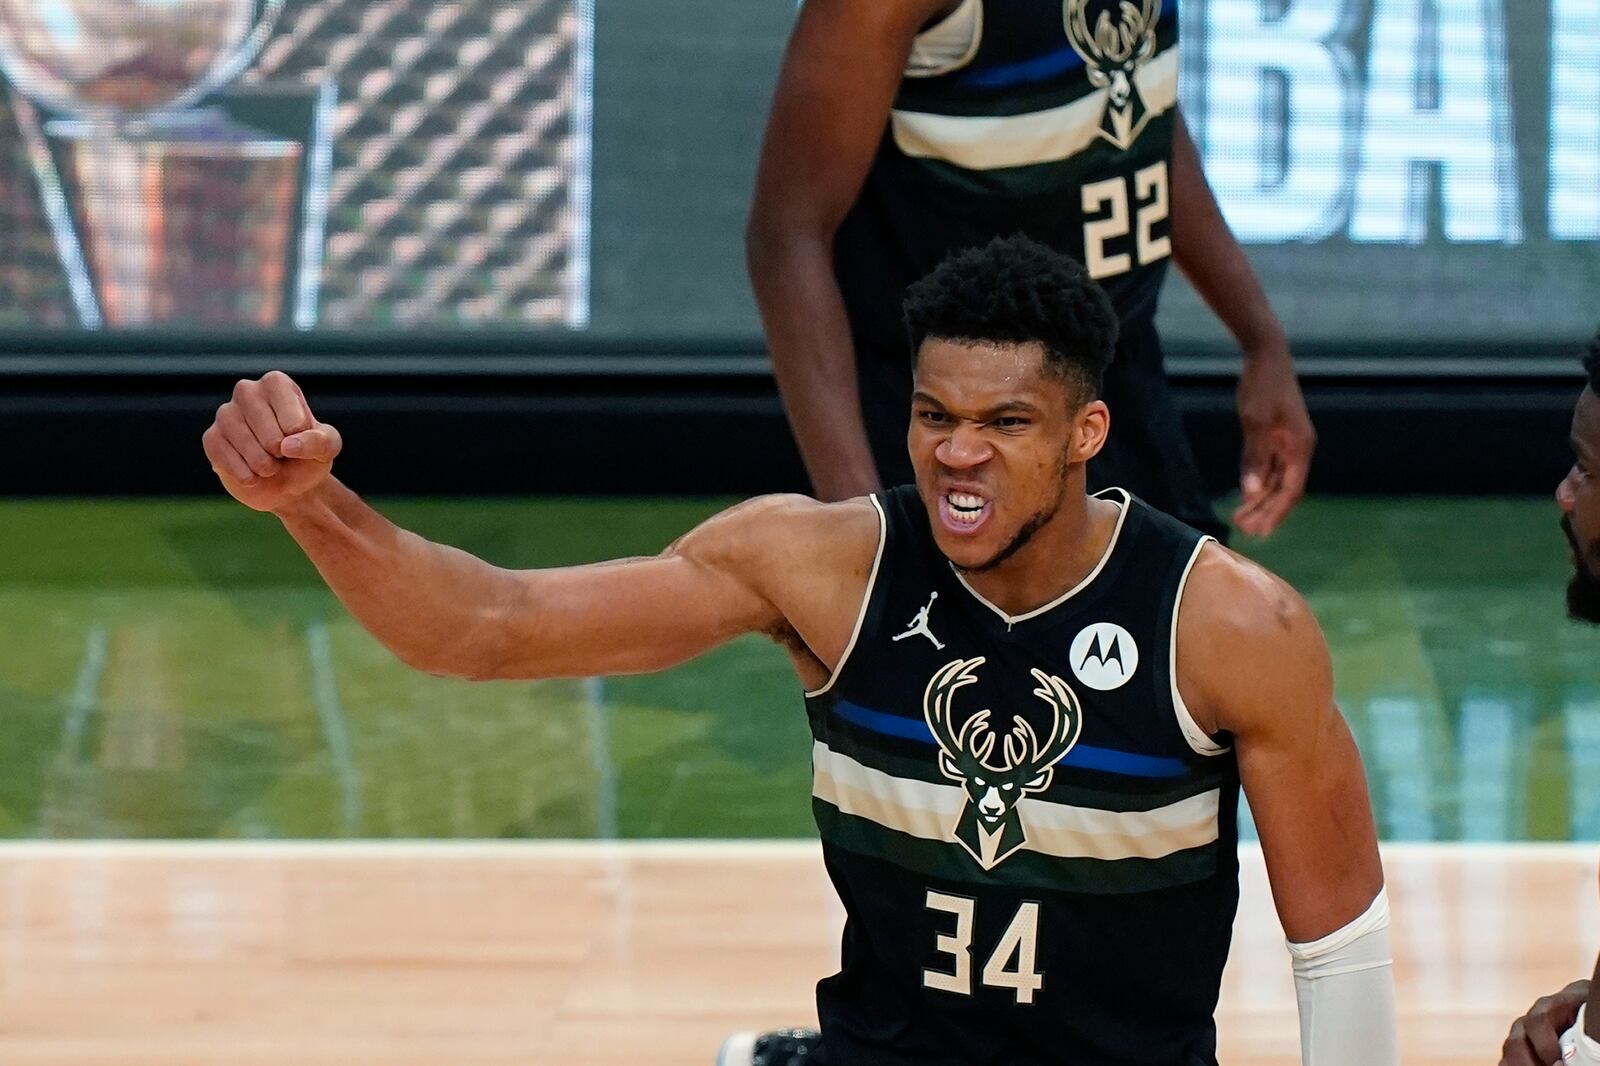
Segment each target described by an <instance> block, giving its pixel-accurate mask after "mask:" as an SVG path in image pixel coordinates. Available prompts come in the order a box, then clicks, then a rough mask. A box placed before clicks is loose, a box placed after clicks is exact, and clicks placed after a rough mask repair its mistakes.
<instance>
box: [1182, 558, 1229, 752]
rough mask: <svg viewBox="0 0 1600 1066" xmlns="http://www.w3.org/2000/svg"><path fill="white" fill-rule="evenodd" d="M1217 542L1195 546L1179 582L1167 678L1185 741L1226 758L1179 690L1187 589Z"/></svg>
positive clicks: (1201, 750)
mask: <svg viewBox="0 0 1600 1066" xmlns="http://www.w3.org/2000/svg"><path fill="white" fill-rule="evenodd" d="M1215 543H1216V538H1215V537H1201V538H1200V543H1199V544H1196V545H1195V546H1194V553H1193V554H1192V555H1190V556H1189V563H1188V565H1187V566H1185V567H1184V568H1183V577H1181V578H1180V579H1179V580H1178V594H1177V596H1176V597H1175V598H1174V599H1173V601H1172V639H1171V640H1169V641H1167V655H1168V666H1167V676H1168V680H1169V681H1170V682H1171V684H1172V711H1173V714H1174V715H1176V716H1177V719H1178V728H1179V729H1180V730H1181V731H1182V732H1183V739H1184V740H1187V741H1188V742H1189V747H1191V748H1193V749H1194V750H1195V752H1196V753H1197V754H1200V755H1223V754H1226V753H1227V752H1228V751H1229V750H1230V749H1229V748H1227V747H1224V746H1223V745H1221V744H1218V743H1217V742H1216V741H1214V740H1212V739H1211V738H1210V737H1209V736H1207V735H1206V731H1205V730H1204V729H1201V728H1200V725H1199V723H1198V722H1196V721H1195V720H1194V715H1192V714H1190V713H1189V705H1188V704H1186V703H1184V702H1183V693H1181V692H1179V691H1178V613H1179V612H1180V611H1182V610H1183V590H1184V589H1185V588H1186V587H1187V586H1188V584H1189V575H1190V574H1191V573H1192V572H1193V571H1194V564H1195V563H1197V562H1199V561H1200V553H1201V552H1203V551H1205V550H1206V545H1207V544H1215Z"/></svg>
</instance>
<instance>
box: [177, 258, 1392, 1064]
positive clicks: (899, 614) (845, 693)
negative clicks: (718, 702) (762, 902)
mask: <svg viewBox="0 0 1600 1066" xmlns="http://www.w3.org/2000/svg"><path fill="white" fill-rule="evenodd" d="M907 316H908V322H909V326H910V329H911V332H912V335H913V340H914V343H913V346H914V350H915V351H916V352H917V353H918V358H917V368H916V374H917V377H916V397H915V408H914V415H913V417H912V420H911V429H910V432H909V436H908V443H909V446H910V452H911V456H912V464H913V466H914V468H915V470H916V477H917V481H916V484H915V485H907V486H904V487H901V488H896V489H894V490H891V491H888V492H884V493H879V494H876V495H874V496H871V497H868V498H863V499H854V500H849V501H844V502H841V503H833V504H825V503H818V502H816V501H814V500H810V499H805V498H801V497H764V498H758V499H755V500H751V501H749V502H747V503H744V504H742V505H740V506H737V507H734V508H732V509H730V510H728V511H726V512H724V513H722V514H720V515H718V516H716V517H714V518H711V519H710V520H708V521H707V522H705V523H704V524H703V525H701V526H700V527H698V528H697V529H695V530H693V531H691V532H689V533H688V534H686V535H685V536H683V537H682V538H681V539H679V540H678V541H677V542H676V543H674V544H673V545H671V546H670V547H669V548H667V549H666V550H665V551H664V552H663V553H662V554H661V555H659V556H656V557H654V558H649V559H628V560H620V561H616V562H611V563H607V564H603V565H596V566H580V567H571V568H566V569H557V570H542V571H524V572H512V571H507V570H502V569H499V568H496V567H494V566H491V565H489V564H487V563H484V562H482V561H480V560H478V559H476V558H474V557H473V556H470V555H468V554H466V553H464V552H461V551H457V550H456V549H453V548H449V547H445V546H443V545H439V544H433V543H430V542H428V541H426V540H423V539H422V538H420V537H418V536H416V535H414V534H411V533H408V532H405V531H404V530H401V529H397V528H396V527H395V526H393V525H391V524H390V523H389V522H387V521H386V520H385V519H384V518H383V517H382V516H380V515H379V514H378V513H377V512H375V511H373V510H372V509H371V508H369V507H368V506H367V505H366V504H365V503H363V502H362V501H361V499H360V498H359V497H357V496H356V494H355V493H354V492H352V491H351V490H350V489H348V488H346V487H344V486H343V485H341V484H340V483H339V482H338V481H337V480H335V479H334V478H332V477H331V476H329V474H330V471H329V467H330V463H331V462H332V460H333V459H334V457H335V456H336V455H337V454H338V453H339V450H340V447H341V443H340V438H339V435H338V433H337V431H336V430H334V428H333V427H332V426H329V425H326V424H324V423H321V422H318V421H316V420H315V417H314V416H313V414H312V413H311V410H310V408H309V406H308V405H307V403H306V400H305V398H304V396H303V395H302V394H301V393H300V391H299V389H298V388H297V387H296V386H295V384H294V383H293V382H292V381H291V380H290V379H289V378H288V377H286V376H284V375H283V374H279V373H273V374H268V375H267V376H266V377H264V378H262V379H260V380H259V381H246V382H241V383H240V384H239V385H238V386H237V388H236V389H235V392H234V396H233V399H232V400H231V401H230V402H228V403H226V404H224V405H223V406H222V407H221V408H220V409H219V411H218V412H217V418H216V422H215V424H214V425H213V426H212V427H211V428H210V429H209V430H208V431H207V432H206V434H205V448H206V453H207V455H208V456H209V458H210V460H211V463H212V465H213V467H214V468H215V469H216V471H217V473H218V475H219V476H220V477H221V479H222V483H223V485H224V487H226V489H227V490H228V491H229V492H230V493H232V494H233V495H234V496H235V497H236V498H238V499H239V500H240V501H241V502H242V503H244V504H246V505H248V506H250V507H253V508H255V509H257V510H262V511H271V512H273V513H275V514H276V515H277V516H278V518H279V519H280V520H281V521H282V522H283V524H284V526H285V527H286V528H287V529H288V531H289V533H290V534H291V535H292V536H293V537H294V538H295V540H296V541H298V542H299V543H300V545H301V547H302V548H304V549H305V551H306V553H307V554H308V555H309V556H310V558H311V560H312V561H313V562H314V563H315V564H316V566H317V568H318V569H319V570H320V571H321V573H322V575H323V576H324V578H325V579H326V580H327V582H328V584H329V585H330V586H331V587H332V588H333V590H334V592H335V593H337V594H338V596H339V597H340V599H341V600H343V601H344V603H345V605H346V606H347V607H348V608H349V609H350V611H351V613H352V614H354V615H355V617H356V618H357V619H358V620H360V622H361V623H362V624H363V625H364V626H366V627H367V628H368V629H369V630H370V631H371V632H372V633H373V634H374V635H375V636H376V637H377V638H378V639H379V640H381V641H382V642H383V643H384V644H386V645H387V646H388V647H389V648H391V649H392V650H393V651H394V652H395V654H396V655H398V656H399V657H400V658H401V659H402V660H404V661H405V662H407V663H409V664H411V665H412V666H415V667H417V668H419V669H422V670H426V671H428V672H430V673H435V674H442V675H453V676H457V677H465V678H545V677H563V676H566V677H571V676H582V675H593V674H607V673H638V672H644V671H651V670H660V669H663V668H665V667H668V666H670V665H672V664H674V663H678V662H682V661H683V660H685V659H688V658H690V657H691V656H694V655H697V654H699V653H701V652H703V651H705V650H707V649H709V648H712V647H714V646H716V645H718V644H721V643H723V642H725V641H727V640H729V639H731V638H733V637H734V636H737V635H739V634H742V633H752V632H754V633H764V634H767V635H768V636H770V637H771V638H773V639H774V640H776V641H777V642H779V643H780V644H781V645H782V646H783V647H784V648H785V649H786V650H787V652H788V654H789V657H790V659H791V660H792V662H793V665H794V669H795V672H796V674H797V675H798V676H799V679H800V681H801V683H802V684H803V686H804V688H805V690H806V693H807V695H806V709H807V713H808V715H809V719H810V723H811V729H812V733H813V736H814V740H815V743H814V745H813V748H812V759H813V764H814V777H813V797H814V798H813V804H814V809H815V814H816V819H817V823H818V825H819V827H820V829H821V833H822V838H823V843H824V854H825V857H826V861H827V865H828V870H829V873H830V875H831V877H832V879H833V882H834V884H835V886H836V888H837V889H838V892H839V895H840V898H841V900H842V901H843V903H844V907H845V910H846V914H847V923H846V928H845V933H844V947H843V968H842V970H841V971H840V972H839V973H838V974H837V975H836V976H834V977H831V978H829V979H828V980H826V981H824V982H822V984H821V985H820V986H819V989H818V996H817V1000H818V1011H819V1014H820V1017H821V1021H822V1033H821V1037H820V1041H813V1042H811V1043H809V1044H807V1045H806V1046H805V1047H803V1048H800V1049H798V1051H797V1053H804V1054H806V1055H807V1057H808V1061H809V1062H811V1063H831V1064H834V1066H840V1064H843V1066H873V1064H887V1063H910V1062H916V1063H923V1064H933V1066H941V1064H951V1066H953V1064H957V1063H961V1064H970V1063H976V1062H1006V1063H1015V1064H1023V1066H1026V1064H1035V1063H1072V1064H1074V1066H1083V1064H1128V1066H1134V1064H1149V1066H1158V1064H1159V1066H1175V1064H1180V1063H1181V1064H1185V1066H1189V1064H1210V1063H1214V1061H1215V1058H1214V1047H1215V1032H1214V1025H1213V1021H1212V1014H1213V1009H1214V1007H1215V1004H1216V1000H1217V993H1218V986H1219V982H1220V979H1221V975H1222V967H1223V961H1224V959H1225V957H1226V954H1227V948H1228V940H1229V935H1230V931H1231V926H1232V921H1233V915H1234V910H1235V907H1236V903H1237V899H1238V886H1237V859H1236V839H1237V834H1236V828H1235V807H1236V804H1237V798H1238V794H1239V784H1240V781H1241V780H1242V781H1243V784H1244V788H1245V790H1246V793H1247V794H1248V796H1249V798H1250V802H1251V806H1252V809H1253V811H1254V813H1255V818H1256V823H1257V825H1258V826H1259V827H1260V832H1261V838H1262V846H1263V850H1264V852H1265V855H1266V860H1267V865H1268V870H1269V872H1270V874H1271V878H1272V884H1273V891H1274V898H1275V900H1276V903H1277V907H1278V911H1279V914H1280V916H1281V918H1282V921H1283V926H1284V928H1285V930H1286V931H1287V933H1288V935H1289V938H1290V941H1291V944H1290V952H1291V954H1292V955H1293V958H1294V962H1293V968H1294V972H1295V976H1296V979H1297V983H1298V985H1299V989H1300V997H1301V1009H1302V1033H1303V1044H1304V1047H1305V1054H1306V1055H1307V1056H1308V1058H1307V1061H1315V1062H1316V1063H1317V1064H1318V1066H1390V1064H1393V1063H1395V1062H1396V1061H1397V1059H1396V1052H1395V1027H1394V1011H1393V986H1392V981H1391V976H1390V965H1389V947H1388V940H1387V936H1388V934H1387V925H1388V906H1387V902H1386V898H1385V895H1384V892H1383V872H1382V869H1381V867H1380V865H1379V859H1378V852H1377V847H1376V844H1375V839H1374V832H1373V824H1372V817H1371V811H1370V807H1369V805H1368V801H1367V795H1366V786H1365V780H1364V777H1363V774H1362V769H1361V764H1360V759H1359V757H1358V755H1357V752H1356V749H1355V746H1354V744H1353V743H1352V741H1351V738H1350V734H1349V732H1348V730H1347V729H1346V727H1345V724H1344V721H1343V720H1342V719H1341V718H1340V716H1339V713H1338V711H1337V710H1336V709H1335V707H1334V704H1333V696H1332V681H1331V678H1330V675H1329V661H1328V653H1327V650H1326V648H1325V647H1324V644H1323V640H1322V635H1321V633H1320V632H1319V630H1318V628H1317V625H1316V622H1315V621H1314V620H1313V618H1312V616H1311V614H1310V612H1309V611H1308V610H1307V608H1306V606H1305V604H1304V603H1303V602H1302V601H1301V600H1300V599H1299V597H1297V596H1296V595H1295V594H1294V592H1293V591H1292V590H1291V589H1289V587H1288V586H1287V585H1285V584H1284V583H1283V582H1281V581H1279V580H1278V579H1277V578H1274V577H1273V576H1271V575H1270V574H1268V573H1266V572H1265V571H1263V570H1262V569H1261V568H1259V567H1257V566H1256V565H1254V564H1252V563H1250V562H1248V561H1246V560H1244V559H1242V558H1240V557H1238V556H1236V555H1233V554H1231V553H1229V552H1228V551H1226V550H1224V549H1223V548H1221V547H1219V546H1218V545H1216V544H1215V543H1214V542H1212V541H1211V540H1209V539H1208V538H1206V537H1204V536H1202V535H1201V534H1199V533H1197V532H1195V531H1193V530H1191V529H1189V528H1187V527H1185V526H1183V525H1180V524H1179V523H1178V522H1176V521H1175V520H1173V519H1171V518H1169V517H1167V516H1165V515H1164V514H1162V513H1160V512H1158V511H1156V510H1154V509H1152V508H1150V507H1148V506H1146V505H1145V504H1143V503H1141V502H1140V501H1139V500H1138V499H1137V498H1136V497H1134V496H1131V495H1130V494H1128V493H1127V492H1125V491H1122V490H1118V489H1112V490H1107V491H1105V492H1102V493H1099V494H1097V495H1094V496H1090V495H1088V494H1087V493H1086V492H1085V488H1084V466H1085V464H1086V463H1087V462H1088V461H1089V460H1090V459H1091V458H1092V457H1093V456H1094V454H1095V453H1096V452H1097V451H1098V450H1099V449H1100V447H1101V446H1102V445H1103V444H1104V442H1105V438H1106V432H1107V428H1108V426H1109V421H1110V415H1109V413H1108V410H1107V407H1106V404H1105V403H1104V402H1103V401H1102V400H1100V399H1098V398H1097V392H1098V388H1099V381H1100V376H1101V373H1102V372H1103V371H1104V369H1105V366H1106V364H1107V362H1108V361H1109V360H1110V358H1111V355H1112V350H1113V348H1114V345H1115V337H1116V330H1117V323H1116V318H1115V315H1114V313H1113V311H1112V308H1111V305H1110V303H1109V301H1108V300H1107V299H1106V297H1105V295H1104V294H1103V293H1102V292H1101V291H1100V290H1099V288H1098V287H1097V286H1095V285H1094V284H1093V283H1092V282H1091V281H1090V279H1089V278H1088V276H1087V274H1086V273H1084V271H1083V269H1082V268H1081V267H1080V266H1079V265H1078V264H1077V263H1076V262H1074V261H1073V260H1071V259H1069V258H1067V257H1065V256H1062V255H1058V254H1057V253H1054V252H1052V251H1050V250H1049V249H1047V248H1044V247H1043V246H1041V245H1038V244H1035V243H1033V242H1030V241H1027V240H1025V239H1012V240H1009V241H995V242H994V243H992V244H990V245H989V246H987V247H986V248H983V249H981V250H975V251H970V252H967V253H964V254H961V255H959V256H956V257H954V258H953V259H951V260H950V261H948V262H946V263H945V264H943V265H942V266H941V267H940V268H939V269H938V270H936V271H935V272H934V273H933V274H932V275H931V276H929V277H928V278H927V279H926V280H924V281H923V282H921V283H920V284H918V285H917V286H915V287H914V288H913V289H912V290H911V293H910V295H909V297H908V299H907ZM441 446H443V447H448V446H449V443H448V442H447V441H446V442H441ZM934 593H937V596H935V595H934ZM908 632H909V633H910V634H911V635H910V636H908V637H906V638H905V639H903V640H896V638H897V637H899V636H902V635H904V634H906V633H908ZM770 1050H771V1049H770V1048H764V1049H763V1050H762V1052H761V1054H762V1055H763V1057H764V1058H765V1060H766V1061H772V1056H771V1054H769V1052H770Z"/></svg>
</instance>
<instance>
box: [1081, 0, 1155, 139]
mask: <svg viewBox="0 0 1600 1066" xmlns="http://www.w3.org/2000/svg"><path fill="white" fill-rule="evenodd" d="M1095 2H1096V0H1066V9H1065V17H1066V23H1067V39H1068V40H1069V41H1071V42H1072V47H1073V49H1074V50H1076V51H1077V53H1078V54H1079V55H1080V56H1082V57H1083V63H1084V67H1085V69H1086V70H1087V71H1088V72H1089V84H1091V85H1093V86H1094V87H1095V88H1097V89H1105V90H1107V93H1106V106H1105V111H1104V112H1103V113H1102V114H1101V116H1100V136H1102V137H1104V138H1105V139H1106V140H1108V141H1110V142H1111V143H1112V144H1114V145H1116V146H1117V147H1118V148H1127V147H1128V146H1129V145H1131V144H1133V142H1134V140H1135V138H1137V137H1138V136H1139V134H1140V132H1142V131H1143V129H1144V125H1145V122H1147V121H1148V120H1149V117H1150V113H1149V108H1148V107H1147V106H1146V105H1145V101H1144V97H1143V96H1142V95H1141V94H1140V92H1139V85H1138V82H1137V81H1135V79H1134V76H1135V75H1136V74H1137V73H1138V70H1139V67H1140V66H1142V65H1143V64H1144V62H1145V60H1147V59H1149V58H1150V57H1151V56H1152V55H1154V54H1155V51H1156V23H1157V22H1159V21H1160V20H1161V0H1139V2H1138V3H1134V2H1133V0H1120V3H1119V5H1118V7H1117V15H1116V17H1112V14H1111V12H1110V11H1109V10H1106V8H1105V6H1102V7H1101V8H1100V17H1099V18H1097V19H1096V20H1095V22H1094V26H1093V27H1092V28H1091V27H1090V25H1089V7H1090V5H1091V4H1093V3H1095ZM1101 3H1102V4H1104V0H1101Z"/></svg>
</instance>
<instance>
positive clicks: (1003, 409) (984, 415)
mask: <svg viewBox="0 0 1600 1066" xmlns="http://www.w3.org/2000/svg"><path fill="white" fill-rule="evenodd" d="M911 399H912V400H913V401H915V402H918V403H925V404H927V405H928V406H930V407H937V408H938V409H939V410H941V411H946V410H949V408H947V407H945V405H944V404H943V403H940V402H939V400H937V399H936V398H934V397H933V396H930V395H928V394H927V393H925V392H923V391H922V390H921V389H918V390H916V391H915V392H913V393H912V394H911ZM1038 413H1039V408H1037V407H1035V406H1034V405H1033V404H1031V403H1028V402H1027V401H1026V400H1007V401H1005V402H1004V403H999V404H996V405H995V406H993V407H990V408H986V409H985V410H983V411H980V412H978V414H979V420H980V421H983V422H987V421H989V420H990V419H993V418H998V417H1000V416H1002V415H1008V414H1029V415H1036V414H1038Z"/></svg>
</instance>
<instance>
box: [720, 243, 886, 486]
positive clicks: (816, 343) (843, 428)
mask: <svg viewBox="0 0 1600 1066" xmlns="http://www.w3.org/2000/svg"><path fill="white" fill-rule="evenodd" d="M748 253H749V265H750V277H751V281H752V284H753V285H754V288H755V293H756V301H757V303H758V304H759V305H760V308H761V320H762V323H763V325H764V326H765V327H766V334H767V346H768V348H769V350H770V351H771V354H772V369H773V374H774V376H775V377H776V378H777V382H778V391H779V392H780V393H781V395H782V396H783V404H784V409H785V410H786V411H787V412H788V416H789V424H790V426H791V427H792V428H793V430H794V437H795V443H796V444H797V445H798V446H799V448H800V455H801V458H803V459H804V460H805V464H806V472H807V473H809V474H810V475H811V483H812V486H813V487H814V489H815V491H816V494H817V496H818V498H820V499H822V500H825V501H831V500H842V499H849V498H850V497H853V496H861V495H865V494H866V493H868V492H872V491H875V490H876V489H877V488H878V487H879V483H878V471H877V466H876V464H875V463H874V461H873V458H872V451H871V449H870V447H869V446H868V444H867V430H866V423H865V422H864V420H863V418H862V413H861V394H860V390H859V387H858V386H857V383H856V352H855V345H854V342H853V341H852V339H851V335H850V323H849V319H848V317H847V315H846V313H845V306H844V298H843V296H842V295H841V294H840V292H839V285H838V282H837V281H835V279H834V276H833V262H832V253H831V248H830V246H829V242H828V241H827V240H823V239H821V238H820V237H808V236H796V235H794V234H791V233H773V232H770V231H764V230H763V229H762V228H760V227H757V226H752V229H751V233H750V236H749V241H748Z"/></svg>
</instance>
